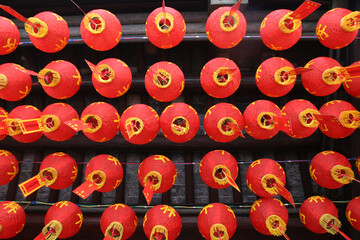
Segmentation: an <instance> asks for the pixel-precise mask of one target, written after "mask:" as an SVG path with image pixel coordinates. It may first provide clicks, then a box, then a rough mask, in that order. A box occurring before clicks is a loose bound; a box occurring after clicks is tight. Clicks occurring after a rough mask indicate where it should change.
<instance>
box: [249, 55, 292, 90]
mask: <svg viewBox="0 0 360 240" xmlns="http://www.w3.org/2000/svg"><path fill="white" fill-rule="evenodd" d="M292 70H294V66H293V65H292V64H291V63H290V62H289V61H287V60H286V59H284V58H280V57H273V58H269V59H267V60H265V61H264V62H262V63H261V64H260V66H259V67H258V69H257V71H256V76H255V79H256V85H257V87H258V88H259V90H260V91H261V92H262V93H263V94H265V95H266V96H268V97H282V96H285V95H286V94H288V93H289V92H290V91H291V89H293V87H294V85H295V81H296V74H291V73H289V71H292Z"/></svg>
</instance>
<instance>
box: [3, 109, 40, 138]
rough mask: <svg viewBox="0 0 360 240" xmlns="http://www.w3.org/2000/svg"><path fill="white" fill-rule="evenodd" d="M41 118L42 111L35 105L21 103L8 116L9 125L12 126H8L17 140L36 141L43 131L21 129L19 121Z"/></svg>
mask: <svg viewBox="0 0 360 240" xmlns="http://www.w3.org/2000/svg"><path fill="white" fill-rule="evenodd" d="M40 118H41V111H40V110H39V109H37V108H36V107H34V106H31V105H21V106H17V107H16V108H14V109H13V110H12V111H11V112H10V113H9V116H8V119H7V120H6V121H7V125H8V126H10V127H9V128H8V130H9V135H10V136H11V137H12V138H14V139H15V140H16V141H19V142H22V143H31V142H35V141H36V140H38V139H39V138H41V136H42V134H43V132H42V131H35V132H32V131H31V130H30V131H26V132H24V130H22V129H21V127H20V123H19V121H21V120H37V119H40Z"/></svg>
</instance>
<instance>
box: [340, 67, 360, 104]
mask: <svg viewBox="0 0 360 240" xmlns="http://www.w3.org/2000/svg"><path fill="white" fill-rule="evenodd" d="M359 64H360V61H357V62H354V63H353V64H351V65H350V66H355V65H359ZM343 87H344V89H345V91H346V92H347V93H348V94H350V95H351V96H353V97H356V98H360V77H355V78H351V79H346V80H345V81H344V83H343Z"/></svg>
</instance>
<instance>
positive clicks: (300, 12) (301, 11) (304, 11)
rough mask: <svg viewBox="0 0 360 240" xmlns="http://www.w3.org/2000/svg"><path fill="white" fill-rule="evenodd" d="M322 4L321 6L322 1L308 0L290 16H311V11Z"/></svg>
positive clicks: (300, 18) (299, 17)
mask: <svg viewBox="0 0 360 240" xmlns="http://www.w3.org/2000/svg"><path fill="white" fill-rule="evenodd" d="M320 6H321V4H320V3H317V2H313V1H309V0H306V1H305V2H303V4H301V5H300V6H299V7H298V8H297V9H296V10H295V11H294V12H293V13H292V14H290V17H293V18H295V19H298V20H302V19H304V18H306V17H307V16H309V15H310V14H311V13H313V12H314V11H315V10H316V9H318V8H319V7H320Z"/></svg>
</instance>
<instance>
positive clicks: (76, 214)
mask: <svg viewBox="0 0 360 240" xmlns="http://www.w3.org/2000/svg"><path fill="white" fill-rule="evenodd" d="M82 223H83V214H82V212H81V210H80V208H79V207H78V206H77V205H76V204H74V203H72V202H68V201H61V202H57V203H55V204H54V205H52V206H51V207H50V208H49V210H48V211H47V213H46V215H45V227H44V228H43V229H42V233H41V234H40V235H39V236H38V237H44V238H45V236H46V237H47V238H48V237H50V238H51V239H57V238H61V239H62V238H70V237H72V236H74V235H75V234H76V233H77V232H78V231H79V230H80V228H81V226H82Z"/></svg>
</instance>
